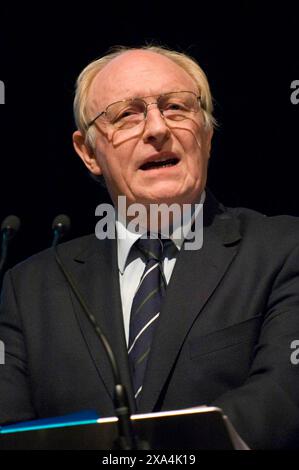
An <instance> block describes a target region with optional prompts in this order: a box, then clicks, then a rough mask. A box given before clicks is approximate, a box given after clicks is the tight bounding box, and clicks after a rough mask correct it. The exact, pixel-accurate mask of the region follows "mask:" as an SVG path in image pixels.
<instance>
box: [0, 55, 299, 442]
mask: <svg viewBox="0 0 299 470" xmlns="http://www.w3.org/2000/svg"><path fill="white" fill-rule="evenodd" d="M74 109H75V119H76V123H77V128H78V129H77V130H76V131H75V132H74V134H73V142H74V146H75V149H76V151H77V153H78V154H79V156H80V158H81V159H82V160H83V162H84V164H85V165H86V167H87V168H88V170H89V172H90V173H91V174H93V175H94V176H95V177H99V178H102V179H103V180H104V181H105V185H106V187H107V189H108V191H109V193H110V196H111V199H112V201H113V204H114V207H115V209H116V220H115V223H114V228H115V234H116V236H115V237H108V236H107V237H97V236H95V235H94V234H93V235H90V236H86V237H82V238H79V239H76V240H72V241H70V242H67V243H63V244H61V245H59V247H58V252H59V256H60V259H61V260H62V263H63V265H64V267H65V269H66V270H67V271H68V272H69V273H70V274H71V276H72V278H73V279H74V280H75V283H76V286H77V287H78V289H79V291H80V293H81V295H82V297H83V298H84V299H85V301H86V303H87V304H88V306H89V308H90V310H91V311H92V313H93V315H94V317H95V319H96V321H97V322H98V324H100V325H101V327H102V329H103V331H104V333H105V335H106V336H107V338H108V340H109V342H110V344H111V346H112V348H113V350H114V352H115V355H116V357H117V360H118V364H119V367H120V371H121V377H122V381H123V383H124V384H125V385H126V388H127V390H128V393H129V400H130V404H131V407H132V410H135V411H136V412H150V411H159V410H171V409H179V408H186V407H192V406H196V405H203V404H204V405H213V406H218V407H220V408H222V409H223V410H224V412H225V414H226V415H227V416H228V417H229V418H230V420H231V421H232V423H233V425H234V426H235V428H236V429H237V431H238V432H239V434H240V435H241V437H242V438H243V439H244V440H245V441H246V442H247V443H248V445H249V446H250V447H251V448H256V449H268V448H294V447H296V446H298V445H299V394H298V390H299V372H298V371H299V370H298V366H297V364H296V363H297V361H294V360H292V354H294V350H293V349H292V345H294V340H296V339H299V251H298V244H299V222H298V220H297V219H296V218H292V217H287V216H278V217H265V216H264V215H262V214H259V213H257V212H254V211H252V210H248V209H243V208H234V209H231V208H226V207H224V206H223V205H222V204H220V203H218V202H217V201H216V199H215V198H214V197H213V195H212V194H211V192H210V191H209V190H208V189H207V188H206V182H207V171H208V163H209V158H210V150H211V140H212V135H213V128H214V126H215V120H214V118H213V115H212V112H213V109H212V98H211V93H210V89H209V85H208V82H207V78H206V76H205V74H204V72H203V71H202V69H201V68H200V67H199V65H198V64H197V63H196V62H195V61H194V60H193V59H191V58H190V57H188V56H186V55H185V54H182V53H178V52H175V51H171V50H168V49H164V48H159V47H144V48H138V49H125V48H119V49H116V50H114V51H113V52H112V53H110V54H108V55H106V56H104V57H102V58H100V59H98V60H95V61H94V62H92V63H91V64H89V65H88V66H87V67H86V68H85V69H84V70H83V72H82V73H81V74H80V76H79V78H78V82H77V90H76V97H75V104H74ZM241 157H242V156H241V155H240V158H241ZM121 198H125V201H126V207H127V208H128V210H129V211H130V208H131V209H132V208H136V207H140V206H142V207H143V208H144V209H145V213H146V217H145V219H146V220H145V221H144V222H145V223H144V224H141V229H140V230H139V231H136V233H135V232H134V233H133V232H132V230H129V228H128V225H127V224H128V222H129V221H132V214H133V212H131V213H130V212H128V213H127V214H126V215H124V214H120V212H119V207H120V201H121V200H122V199H121ZM157 204H158V205H159V204H164V205H165V204H166V206H167V207H170V206H172V205H176V207H179V208H182V209H183V208H184V207H186V206H189V207H191V208H192V210H190V212H189V218H188V217H186V218H185V219H187V220H185V219H184V222H183V223H187V224H189V227H190V229H191V228H192V227H194V226H196V222H197V221H198V219H199V218H200V217H202V218H203V219H202V220H203V226H201V225H200V224H197V229H195V231H194V233H195V237H196V236H197V235H198V232H200V231H201V230H202V232H203V242H202V243H201V244H200V246H199V247H198V248H197V249H186V241H187V239H186V237H185V236H183V235H182V231H180V232H179V233H180V236H174V234H175V233H176V228H177V220H176V217H175V216H173V218H172V219H171V220H170V221H169V226H168V229H170V230H168V232H169V233H168V236H165V221H164V220H162V219H163V217H161V218H160V219H159V221H158V224H157V228H156V230H152V225H151V222H152V221H151V212H150V209H151V207H152V206H153V205H157ZM136 205H137V206H136ZM120 233H121V234H122V236H120ZM99 238H101V239H99ZM0 325H1V326H0V339H1V340H2V341H3V342H4V343H5V348H6V349H5V353H6V358H5V359H6V360H5V364H4V365H1V366H0V385H1V398H0V423H8V422H14V421H21V420H28V419H35V418H41V417H49V416H57V415H62V414H66V413H70V412H74V411H78V410H81V409H86V408H89V409H90V408H93V409H96V410H97V411H98V412H99V413H100V415H101V416H109V415H113V413H114V411H113V397H112V395H113V375H112V371H111V367H110V365H109V362H108V360H107V358H106V355H105V353H104V349H103V346H102V344H101V343H100V342H99V339H98V337H97V336H96V334H95V331H94V329H93V328H92V326H91V325H90V323H89V322H88V320H87V319H86V316H85V315H84V312H83V310H82V308H81V306H80V304H79V303H78V301H77V299H76V298H75V297H74V295H73V293H72V291H71V290H70V289H69V287H68V285H67V283H66V281H65V278H64V277H63V275H62V273H61V271H60V269H59V266H58V265H57V262H56V260H55V256H54V250H53V249H49V250H46V251H44V252H42V253H39V254H37V255H35V256H33V257H32V258H31V259H29V260H27V261H26V262H24V263H22V264H21V265H19V266H16V267H15V268H13V269H12V270H10V271H8V273H7V274H6V277H5V282H4V287H3V293H2V305H1V313H0Z"/></svg>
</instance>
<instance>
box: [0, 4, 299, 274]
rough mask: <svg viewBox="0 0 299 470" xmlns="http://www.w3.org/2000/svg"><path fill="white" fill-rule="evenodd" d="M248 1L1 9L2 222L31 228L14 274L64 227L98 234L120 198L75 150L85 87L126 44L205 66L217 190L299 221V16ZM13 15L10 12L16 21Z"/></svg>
mask: <svg viewBox="0 0 299 470" xmlns="http://www.w3.org/2000/svg"><path fill="white" fill-rule="evenodd" d="M259 3H262V2H257V1H244V0H243V1H242V0H240V1H238V2H214V1H211V2H209V3H205V2H200V1H197V2H195V1H194V2H180V3H173V2H169V3H168V2H162V1H160V2H155V1H141V0H140V1H139V2H137V3H136V4H134V3H132V2H119V3H118V2H113V3H112V2H110V4H108V2H107V3H106V4H102V2H95V3H90V2H89V3H87V2H82V3H81V4H79V3H78V4H75V3H72V4H68V3H65V4H62V3H61V2H60V3H57V4H55V3H54V2H51V3H49V5H47V4H44V5H39V6H33V5H30V4H28V3H27V4H26V5H25V6H24V5H23V6H19V5H17V4H13V5H11V6H10V7H7V6H6V7H1V13H0V24H1V31H0V41H1V42H0V52H1V62H0V80H2V81H3V82H4V83H5V105H0V126H1V127H0V136H1V140H0V142H1V147H0V152H1V160H0V172H1V173H0V198H1V199H0V200H1V206H0V218H1V220H2V218H4V217H5V216H6V215H8V214H10V213H14V214H16V215H18V216H19V217H20V218H21V220H22V228H21V232H20V234H19V235H18V237H17V238H16V239H15V240H14V241H13V246H12V250H11V255H10V262H9V265H12V264H14V263H16V262H18V261H20V260H22V259H25V258H26V257H28V256H29V255H31V254H33V253H35V252H37V251H39V250H41V249H43V248H46V247H47V246H48V245H49V244H50V241H51V223H52V219H53V217H54V216H55V215H56V214H58V213H62V212H65V213H67V214H69V215H70V216H71V219H72V231H71V234H70V237H71V238H73V237H76V236H78V235H81V234H85V233H89V232H91V231H93V230H94V226H95V223H96V220H95V217H94V210H95V207H96V206H97V204H99V203H100V202H103V201H104V200H105V201H106V200H107V199H108V196H107V195H106V194H105V192H104V191H103V190H102V189H101V188H100V187H99V186H98V185H97V184H96V183H95V182H93V181H92V180H91V178H90V177H89V176H88V175H87V173H86V170H85V168H84V167H83V165H82V163H81V161H80V160H79V158H78V157H77V156H75V153H74V150H73V148H72V143H71V134H72V132H73V130H74V122H73V116H72V100H73V94H74V82H75V79H76V77H77V75H78V74H79V72H80V71H81V69H82V68H83V67H84V66H85V65H86V64H87V63H88V62H89V61H91V60H93V59H94V58H96V57H98V56H100V55H102V54H103V53H105V52H106V51H107V49H108V48H109V47H111V46H112V45H115V44H123V45H130V46H138V45H142V44H144V43H145V42H152V41H154V42H155V43H156V44H161V45H166V46H169V47H171V48H175V49H178V50H181V51H185V52H187V53H189V54H191V55H192V56H194V57H195V58H196V59H197V60H198V61H199V63H200V64H201V66H202V67H203V68H204V70H205V71H206V73H207V75H208V78H209V81H210V84H211V88H212V93H213V95H214V98H215V112H216V117H217V119H218V122H219V123H220V128H219V129H218V130H217V131H216V133H215V137H214V145H213V151H212V159H211V164H210V172H209V186H210V188H211V189H212V191H213V192H214V193H215V195H216V196H217V197H218V198H219V199H220V200H221V201H222V202H223V203H224V204H226V205H232V206H237V205H239V206H246V207H250V208H252V209H256V210H258V211H261V212H264V213H266V214H270V215H272V214H279V213H286V214H291V215H295V216H299V207H298V202H297V201H298V196H299V186H298V183H297V179H298V168H299V165H298V153H299V152H298V149H299V138H298V122H299V121H298V118H299V105H297V106H296V105H293V104H292V103H291V100H290V95H291V92H292V90H291V88H290V85H291V82H292V81H294V80H299V60H298V57H299V54H298V52H299V32H298V30H299V28H298V9H296V8H295V4H296V3H295V2H294V3H288V2H281V3H279V4H277V5H274V4H272V3H270V2H269V4H268V5H267V4H265V3H263V6H261V5H259ZM4 8H5V10H4Z"/></svg>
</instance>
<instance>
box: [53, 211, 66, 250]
mask: <svg viewBox="0 0 299 470" xmlns="http://www.w3.org/2000/svg"><path fill="white" fill-rule="evenodd" d="M70 228H71V219H70V218H69V216H68V215H65V214H59V215H57V216H56V217H55V219H54V220H53V222H52V231H53V240H52V247H55V246H56V245H58V243H59V242H60V241H61V239H62V238H63V237H64V236H65V235H66V234H67V233H68V231H69V230H70Z"/></svg>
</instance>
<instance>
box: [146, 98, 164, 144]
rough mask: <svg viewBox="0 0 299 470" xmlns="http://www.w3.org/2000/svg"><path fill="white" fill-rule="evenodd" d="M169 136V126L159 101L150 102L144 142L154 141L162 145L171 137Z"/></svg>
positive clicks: (153, 142)
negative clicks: (160, 108) (158, 104)
mask: <svg viewBox="0 0 299 470" xmlns="http://www.w3.org/2000/svg"><path fill="white" fill-rule="evenodd" d="M153 105H154V106H153ZM169 136H170V130H169V127H168V126H167V124H166V121H165V119H164V116H163V114H161V112H160V110H159V108H158V106H157V103H148V105H147V113H146V117H145V126H144V132H143V140H144V142H145V143H152V144H154V145H157V146H160V147H161V146H162V145H163V143H164V142H165V141H166V140H168V139H169Z"/></svg>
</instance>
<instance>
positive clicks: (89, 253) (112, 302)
mask: <svg viewBox="0 0 299 470" xmlns="http://www.w3.org/2000/svg"><path fill="white" fill-rule="evenodd" d="M87 238H88V246H87V247H86V249H84V250H83V251H82V250H81V252H80V253H77V254H76V255H75V256H74V257H73V258H72V259H69V258H66V257H65V256H64V255H63V252H62V250H61V252H60V256H61V259H62V261H63V264H64V266H65V268H66V269H67V271H68V272H69V274H70V275H71V276H72V279H73V281H74V282H75V284H76V286H77V288H78V290H79V292H80V294H81V295H82V297H83V299H84V301H85V302H86V304H87V305H88V307H89V309H90V311H91V313H92V314H93V315H94V317H95V320H96V322H97V324H98V325H99V326H100V328H101V330H102V331H103V333H104V335H105V336H106V338H107V339H108V341H109V344H110V345H111V347H112V349H113V352H114V354H115V357H116V361H117V364H118V367H119V370H120V373H121V379H122V382H123V384H124V385H125V386H126V389H127V391H128V395H129V399H130V402H131V409H132V410H133V409H134V403H133V400H132V398H131V397H132V388H131V379H130V374H129V366H128V357H127V347H126V340H125V335H124V327H123V318H122V307H121V299H120V288H119V273H118V267H117V266H118V265H117V250H116V242H115V240H108V239H105V240H101V241H99V240H97V239H96V238H95V237H94V236H90V237H87ZM72 298H73V304H74V309H75V313H76V317H77V320H78V324H79V327H80V329H81V333H82V335H83V337H84V340H85V343H86V346H87V348H88V350H89V353H90V355H91V358H92V360H93V362H94V364H95V367H96V369H97V371H98V374H99V376H100V379H101V380H102V382H103V384H104V386H105V388H106V390H107V393H108V394H109V395H110V397H111V399H113V385H114V379H113V373H112V368H111V365H110V363H109V361H108V358H107V355H106V353H105V351H104V349H103V346H102V344H101V342H100V339H99V338H98V337H97V336H96V333H95V331H94V328H93V327H92V326H91V324H90V322H89V320H88V319H87V317H86V315H85V314H84V312H83V309H82V308H81V307H80V305H79V303H78V302H77V300H76V299H75V298H74V295H73V294H72Z"/></svg>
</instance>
